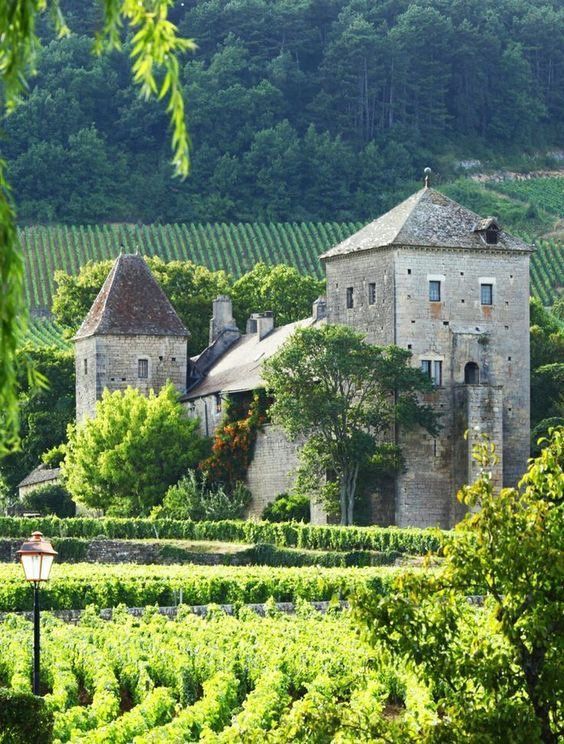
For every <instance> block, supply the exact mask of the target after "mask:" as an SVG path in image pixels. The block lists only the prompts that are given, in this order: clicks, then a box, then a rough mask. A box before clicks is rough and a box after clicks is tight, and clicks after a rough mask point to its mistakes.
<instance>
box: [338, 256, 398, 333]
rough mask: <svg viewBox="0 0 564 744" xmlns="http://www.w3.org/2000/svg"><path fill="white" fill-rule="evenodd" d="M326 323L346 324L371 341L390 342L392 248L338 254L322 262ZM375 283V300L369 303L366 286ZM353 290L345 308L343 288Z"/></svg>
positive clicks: (392, 328) (392, 304)
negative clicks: (351, 300)
mask: <svg viewBox="0 0 564 744" xmlns="http://www.w3.org/2000/svg"><path fill="white" fill-rule="evenodd" d="M325 273H326V276H327V322H328V323H341V324H343V325H349V326H351V327H353V328H354V329H355V330H357V331H361V332H363V333H365V334H366V340H367V341H368V343H371V344H382V345H386V344H393V343H395V336H394V296H395V287H394V261H393V252H392V251H380V252H378V253H373V252H363V253H358V254H355V255H354V256H352V255H346V256H338V257H335V258H332V259H330V260H327V261H326V262H325ZM372 283H373V284H375V285H376V297H375V302H374V303H373V304H370V302H369V299H370V297H369V285H370V284H372ZM349 287H350V288H352V290H353V307H352V308H347V301H346V296H347V289H348V288H349Z"/></svg>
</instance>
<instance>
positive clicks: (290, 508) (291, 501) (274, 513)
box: [262, 493, 311, 522]
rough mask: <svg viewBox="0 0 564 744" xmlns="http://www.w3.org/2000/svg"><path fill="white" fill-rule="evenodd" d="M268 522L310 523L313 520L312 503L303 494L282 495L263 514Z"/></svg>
mask: <svg viewBox="0 0 564 744" xmlns="http://www.w3.org/2000/svg"><path fill="white" fill-rule="evenodd" d="M262 518H263V519H266V521H267V522H291V521H296V522H309V521H310V519H311V509H310V502H309V498H308V497H307V496H302V495H301V494H296V493H292V494H287V493H281V494H280V495H279V496H277V497H276V499H275V500H274V501H273V502H272V503H271V504H269V505H268V506H267V507H266V509H265V510H264V511H263V513H262Z"/></svg>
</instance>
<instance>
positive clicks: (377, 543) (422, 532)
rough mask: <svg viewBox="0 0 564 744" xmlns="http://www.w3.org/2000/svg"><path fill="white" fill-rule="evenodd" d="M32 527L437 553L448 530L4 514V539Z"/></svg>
mask: <svg viewBox="0 0 564 744" xmlns="http://www.w3.org/2000/svg"><path fill="white" fill-rule="evenodd" d="M30 527H33V528H34V529H37V530H39V531H40V532H42V533H43V534H44V535H47V536H49V537H57V536H60V537H67V536H68V537H89V538H92V537H98V536H99V535H104V536H105V537H110V538H116V539H135V538H138V539H143V538H162V539H167V538H172V539H178V540H213V541H217V540H219V541H221V542H239V543H248V544H250V545H254V544H256V543H272V544H273V545H277V546H279V547H298V548H304V549H307V550H348V551H350V550H378V551H383V552H389V551H397V552H399V553H410V554H413V555H425V554H426V553H428V552H433V553H434V552H437V551H438V550H439V549H440V547H441V545H442V542H443V538H444V534H443V533H441V532H440V531H439V530H435V529H417V528H405V529H403V528H402V529H400V528H398V527H337V526H325V525H323V526H322V525H313V524H300V523H296V522H291V523H280V522H277V523H272V522H254V521H250V520H247V521H235V520H232V521H223V522H193V521H185V520H184V521H179V520H151V519H123V518H118V517H102V518H100V519H94V518H87V517H76V518H74V519H59V518H58V517H43V518H40V519H34V520H33V522H30V520H29V519H27V518H22V517H0V537H26V536H27V535H28V534H29V531H30Z"/></svg>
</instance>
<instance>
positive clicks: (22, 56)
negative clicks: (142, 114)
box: [0, 0, 195, 451]
mask: <svg viewBox="0 0 564 744" xmlns="http://www.w3.org/2000/svg"><path fill="white" fill-rule="evenodd" d="M169 6H170V3H169V0H106V2H104V4H103V5H102V8H101V13H99V16H98V24H97V25H98V31H97V33H96V39H95V45H94V51H95V52H96V53H97V54H101V53H102V52H111V51H117V50H119V49H121V48H122V43H123V33H124V29H127V31H128V32H129V34H130V45H129V47H128V51H129V56H130V59H131V66H132V73H133V83H134V85H135V86H136V88H137V90H138V91H139V92H140V94H141V95H142V97H143V98H144V99H148V98H150V97H152V96H153V97H156V98H159V99H166V100H167V113H168V115H169V120H170V123H171V130H172V149H173V159H172V163H173V168H174V171H175V172H176V173H177V174H178V175H180V176H186V175H187V173H188V169H189V163H190V161H189V155H188V151H189V139H188V130H187V127H186V121H185V117H184V97H183V94H182V91H181V84H180V74H179V71H180V67H179V63H178V57H179V55H181V54H182V53H183V52H186V51H188V50H192V51H193V50H194V49H195V44H194V42H193V41H192V40H191V39H187V38H183V37H182V36H180V35H179V34H178V33H177V28H176V26H175V25H174V24H173V23H172V22H171V21H170V19H169V17H168V13H169ZM47 11H49V12H50V15H51V19H52V20H54V24H53V26H54V29H55V31H56V33H57V35H58V36H59V37H60V38H62V37H66V36H68V35H69V27H68V26H67V24H66V23H65V20H64V18H63V15H62V13H61V8H60V3H59V0H19V1H17V2H3V3H0V89H1V91H0V92H1V95H0V113H6V112H8V113H10V112H11V113H13V111H14V110H15V109H16V107H17V104H18V103H19V102H20V99H21V95H22V93H24V92H25V91H26V89H27V86H28V78H29V77H30V75H31V73H33V72H34V71H35V68H36V62H37V56H38V51H39V49H40V47H41V42H40V36H39V35H38V32H37V24H38V22H39V21H41V19H42V18H43V17H44V16H45V15H47ZM79 85H80V83H79ZM84 92H85V93H87V95H88V94H90V95H91V93H92V90H90V91H89V90H88V86H84ZM92 104H94V106H93V108H96V105H95V101H94V100H92V99H91V105H92ZM58 110H59V113H61V112H62V115H63V118H65V117H66V114H67V109H66V107H65V106H63V108H62V109H61V108H60V107H59V109H58ZM40 119H41V120H43V117H42V116H40ZM8 121H9V119H8ZM7 128H9V125H8V126H7ZM93 135H95V132H94V133H93ZM73 137H74V140H79V139H80V137H79V135H78V134H77V135H76V136H75V135H74V133H73ZM82 139H86V140H88V133H86V134H85V135H82ZM90 140H92V137H90ZM70 141H71V138H70V135H69V142H70ZM94 144H95V143H94ZM38 146H39V147H41V143H38ZM5 157H8V158H9V157H10V155H9V153H5ZM41 160H42V158H39V161H40V163H39V164H38V163H37V162H36V163H35V164H34V165H41V167H42V168H43V169H44V167H45V163H43V162H41ZM45 162H46V163H47V165H49V161H48V160H46V161H45ZM55 164H56V167H55V168H54V169H53V170H51V171H50V173H49V176H48V180H49V183H51V184H53V183H54V182H56V180H57V179H53V178H52V176H53V173H54V172H57V171H58V170H59V167H57V166H58V165H60V163H58V162H57V161H55ZM51 165H52V162H51ZM70 165H71V166H73V170H74V171H75V172H76V167H77V163H76V162H75V163H72V162H71V163H70ZM81 165H82V164H81ZM7 169H8V166H7V164H6V161H5V160H4V159H0V288H1V290H2V291H0V359H1V360H2V363H1V364H0V411H1V415H0V451H5V450H9V449H10V448H13V447H14V446H16V445H17V443H18V406H17V348H18V345H19V344H20V343H21V340H22V338H23V333H24V331H25V325H26V308H25V305H24V298H23V257H22V254H21V251H20V250H19V247H18V240H17V234H16V214H15V210H14V204H13V201H12V196H11V189H10V185H9V181H8V176H7ZM87 170H88V169H86V171H87ZM97 170H98V169H96V172H97ZM38 172H39V171H38ZM43 172H44V173H45V171H44V170H43ZM97 175H99V174H98V173H97ZM68 196H69V197H70V194H69V195H68ZM28 370H29V373H28V375H29V378H30V379H32V377H33V368H32V367H31V366H28ZM35 381H36V382H41V380H40V379H39V378H38V377H37V375H35ZM43 382H44V381H43Z"/></svg>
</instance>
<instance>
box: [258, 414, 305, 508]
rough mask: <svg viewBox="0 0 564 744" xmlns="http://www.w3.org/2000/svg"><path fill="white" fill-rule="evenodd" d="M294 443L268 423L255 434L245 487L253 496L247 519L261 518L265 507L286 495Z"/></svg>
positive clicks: (294, 464) (294, 458) (294, 455)
mask: <svg viewBox="0 0 564 744" xmlns="http://www.w3.org/2000/svg"><path fill="white" fill-rule="evenodd" d="M298 448H299V445H298V444H297V443H296V442H290V441H289V440H288V439H287V437H286V436H285V434H284V432H283V431H282V430H281V429H280V428H278V427H277V426H272V425H269V424H267V425H266V426H264V427H263V428H262V430H261V431H259V432H258V436H257V441H256V444H255V452H254V457H253V461H252V462H251V464H250V466H249V469H248V471H247V486H248V487H249V489H250V491H251V493H252V494H253V501H252V503H251V506H250V508H249V512H248V516H249V517H254V518H256V519H258V518H260V516H261V515H262V512H263V511H264V509H265V507H266V506H268V504H271V503H272V502H273V501H274V500H275V498H276V497H277V496H278V495H279V494H281V493H287V492H288V490H289V489H290V487H291V485H292V483H293V481H294V471H295V469H296V467H297V464H298Z"/></svg>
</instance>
